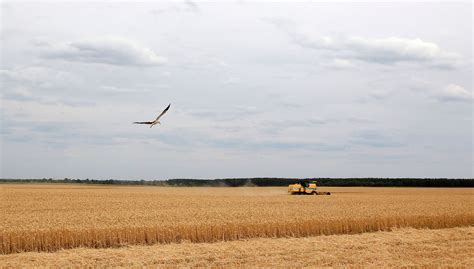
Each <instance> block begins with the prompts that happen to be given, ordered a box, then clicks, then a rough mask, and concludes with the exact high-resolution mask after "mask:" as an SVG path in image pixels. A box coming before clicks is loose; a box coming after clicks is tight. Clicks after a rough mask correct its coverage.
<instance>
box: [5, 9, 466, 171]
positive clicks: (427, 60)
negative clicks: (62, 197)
mask: <svg viewBox="0 0 474 269" xmlns="http://www.w3.org/2000/svg"><path fill="white" fill-rule="evenodd" d="M0 42H1V66H0V79H1V113H2V114H1V133H0V134H1V153H2V154H1V164H2V166H1V173H0V177H2V178H42V177H47V178H49V177H53V178H64V177H69V178H98V179H109V178H116V179H167V178H183V177H192V178H219V177H257V176H277V177H473V170H472V169H473V168H472V167H473V166H474V163H473V122H472V118H473V93H472V72H473V70H472V4H471V3H469V2H466V3H416V4H412V3H395V4H393V3H392V4H390V3H382V4H374V3H372V4H360V3H332V4H327V3H262V2H260V3H257V2H248V1H238V2H229V3H211V2H161V3H140V4H137V3H120V4H117V3H111V2H102V3H94V2H87V3H58V2H51V3H44V2H41V3H18V2H12V1H10V2H5V1H3V2H2V5H1V37H0ZM168 103H171V109H170V110H169V112H168V113H167V114H166V115H165V116H164V117H163V118H162V124H161V126H155V127H154V128H152V129H150V128H148V126H143V125H133V124H132V122H133V121H146V120H153V119H154V118H155V117H156V115H157V114H158V113H159V112H160V111H161V110H162V109H163V108H164V107H165V106H166V105H168Z"/></svg>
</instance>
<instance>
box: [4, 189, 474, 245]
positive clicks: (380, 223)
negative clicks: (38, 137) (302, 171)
mask: <svg viewBox="0 0 474 269" xmlns="http://www.w3.org/2000/svg"><path fill="white" fill-rule="evenodd" d="M0 188H1V189H0V193H1V195H0V196H1V197H2V198H0V199H1V203H0V210H1V212H2V215H3V216H2V218H1V219H0V229H1V231H2V232H1V234H0V253H3V254H8V253H15V252H24V251H55V250H58V249H63V248H75V247H94V248H99V247H117V246H122V245H130V244H155V243H172V242H182V241H191V242H215V241H227V240H235V239H243V238H254V237H304V236H311V235H321V234H326V235H328V234H352V233H361V232H371V231H382V230H390V229H391V228H393V227H414V228H447V227H456V226H468V225H473V224H474V213H473V212H474V205H473V203H472V194H473V193H472V190H471V189H423V188H324V189H325V190H328V191H331V192H333V195H331V196H291V195H288V194H287V193H286V189H285V188H251V187H250V188H171V187H168V188H167V187H103V186H82V185H80V186H78V185H59V184H58V185H55V184H44V185H41V184H37V185H33V184H31V185H29V184H25V185H22V184H5V185H0Z"/></svg>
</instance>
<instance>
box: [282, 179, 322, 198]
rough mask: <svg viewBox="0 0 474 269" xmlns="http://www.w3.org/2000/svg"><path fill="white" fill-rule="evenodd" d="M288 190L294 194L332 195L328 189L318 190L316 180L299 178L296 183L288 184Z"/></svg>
mask: <svg viewBox="0 0 474 269" xmlns="http://www.w3.org/2000/svg"><path fill="white" fill-rule="evenodd" d="M288 192H289V193H290V194H291V195H294V194H312V195H331V193H330V192H328V191H318V186H317V185H316V181H309V180H298V183H296V184H290V185H288Z"/></svg>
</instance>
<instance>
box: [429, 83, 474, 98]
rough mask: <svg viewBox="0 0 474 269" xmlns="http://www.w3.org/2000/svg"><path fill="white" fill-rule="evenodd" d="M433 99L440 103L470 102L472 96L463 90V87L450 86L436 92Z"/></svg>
mask: <svg viewBox="0 0 474 269" xmlns="http://www.w3.org/2000/svg"><path fill="white" fill-rule="evenodd" d="M435 97H436V98H437V99H438V100H440V101H448V102H449V101H467V102H469V101H472V100H473V99H474V98H473V95H472V92H470V91H468V90H466V89H464V87H462V86H459V85H456V84H450V85H448V86H446V87H445V88H444V89H443V90H441V91H440V92H438V93H437V94H436V95H435Z"/></svg>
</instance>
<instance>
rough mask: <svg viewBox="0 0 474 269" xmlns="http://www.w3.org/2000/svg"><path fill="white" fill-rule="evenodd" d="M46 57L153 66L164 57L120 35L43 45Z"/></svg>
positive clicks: (161, 61) (163, 59)
mask: <svg viewBox="0 0 474 269" xmlns="http://www.w3.org/2000/svg"><path fill="white" fill-rule="evenodd" d="M43 48H44V49H45V50H44V53H43V56H44V57H46V58H55V59H62V60H65V61H76V62H87V63H100V64H110V65H125V66H126V65H132V66H154V65H160V64H163V63H165V62H166V58H165V57H162V56H159V55H157V54H156V53H155V52H154V51H153V50H151V49H149V48H147V47H144V46H142V45H141V44H139V43H138V42H136V41H133V40H130V39H125V38H120V37H111V36H105V37H99V38H92V39H83V40H78V41H72V42H68V43H62V44H58V45H49V46H47V47H43Z"/></svg>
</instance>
